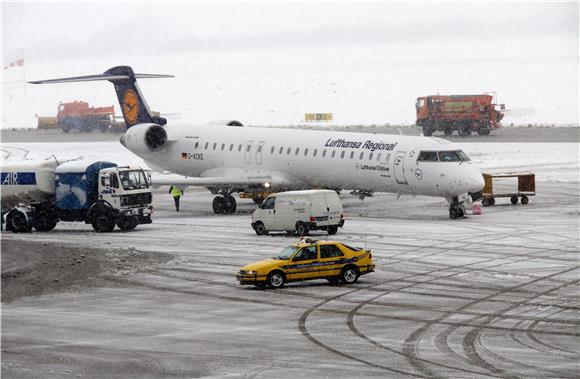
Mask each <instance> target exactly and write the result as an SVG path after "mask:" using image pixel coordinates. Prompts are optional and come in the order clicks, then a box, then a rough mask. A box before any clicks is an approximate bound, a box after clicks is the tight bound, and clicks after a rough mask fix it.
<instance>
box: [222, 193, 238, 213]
mask: <svg viewBox="0 0 580 379" xmlns="http://www.w3.org/2000/svg"><path fill="white" fill-rule="evenodd" d="M224 203H225V207H224V213H232V214H233V213H236V206H237V205H236V199H235V198H234V197H233V196H229V195H228V196H224Z"/></svg>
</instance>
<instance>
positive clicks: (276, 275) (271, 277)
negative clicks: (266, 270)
mask: <svg viewBox="0 0 580 379" xmlns="http://www.w3.org/2000/svg"><path fill="white" fill-rule="evenodd" d="M284 281H285V278H284V274H283V273H282V272H280V271H272V272H271V273H270V274H268V279H267V281H266V284H267V285H268V287H270V288H272V289H278V288H282V287H284Z"/></svg>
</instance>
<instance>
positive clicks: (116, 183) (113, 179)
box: [110, 174, 119, 188]
mask: <svg viewBox="0 0 580 379" xmlns="http://www.w3.org/2000/svg"><path fill="white" fill-rule="evenodd" d="M110 178H111V187H113V188H119V178H118V177H117V174H111V176H110Z"/></svg>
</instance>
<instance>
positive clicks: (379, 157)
mask: <svg viewBox="0 0 580 379" xmlns="http://www.w3.org/2000/svg"><path fill="white" fill-rule="evenodd" d="M380 160H381V153H378V154H377V162H378V161H380Z"/></svg>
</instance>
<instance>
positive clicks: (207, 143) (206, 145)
mask: <svg viewBox="0 0 580 379" xmlns="http://www.w3.org/2000/svg"><path fill="white" fill-rule="evenodd" d="M208 146H209V142H206V143H205V147H204V149H205V150H207V147H208Z"/></svg>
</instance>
